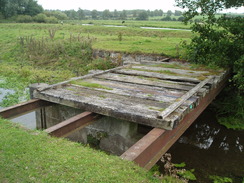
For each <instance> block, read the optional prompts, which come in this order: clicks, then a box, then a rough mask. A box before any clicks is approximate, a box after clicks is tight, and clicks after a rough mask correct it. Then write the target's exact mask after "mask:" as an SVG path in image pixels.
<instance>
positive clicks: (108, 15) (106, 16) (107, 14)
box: [102, 10, 112, 20]
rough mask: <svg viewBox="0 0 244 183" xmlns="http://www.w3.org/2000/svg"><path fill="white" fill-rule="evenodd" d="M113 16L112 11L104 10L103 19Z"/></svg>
mask: <svg viewBox="0 0 244 183" xmlns="http://www.w3.org/2000/svg"><path fill="white" fill-rule="evenodd" d="M111 16H112V14H111V13H110V11H109V10H104V11H103V13H102V18H103V20H107V19H110V18H111Z"/></svg>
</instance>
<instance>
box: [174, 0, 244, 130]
mask: <svg viewBox="0 0 244 183" xmlns="http://www.w3.org/2000/svg"><path fill="white" fill-rule="evenodd" d="M177 2H178V6H180V7H183V8H185V7H187V8H189V10H188V11H187V12H186V13H185V21H186V22H188V21H189V20H191V19H192V18H193V17H195V16H197V15H202V16H204V18H203V19H202V22H201V23H195V24H194V25H193V26H192V30H193V32H195V33H197V34H195V36H194V37H193V39H192V41H191V43H190V44H188V45H187V44H186V45H185V46H186V48H187V50H188V53H187V57H188V60H190V61H192V62H196V63H200V64H206V65H212V66H214V65H217V66H220V67H225V68H228V69H230V72H231V74H232V78H231V79H232V80H233V82H234V83H235V88H234V89H233V90H232V91H231V93H232V95H229V96H228V98H227V99H226V100H225V101H224V102H225V105H228V104H230V105H228V107H223V105H221V107H220V109H219V111H220V112H221V113H222V114H224V116H221V117H225V118H226V120H223V118H222V119H221V121H222V124H227V123H226V122H227V120H230V122H229V124H228V125H226V126H228V127H229V128H232V126H233V128H236V126H243V122H244V116H243V110H244V109H243V106H244V104H243V94H244V79H243V78H244V55H243V53H244V42H243V40H244V30H243V27H244V17H241V16H237V17H228V16H227V15H222V16H221V17H219V18H216V16H215V14H216V12H217V11H218V10H222V9H224V8H230V7H240V6H242V1H240V0H236V1H231V0H222V1H211V0H207V1H205V0H198V1H195V0H190V1H189V0H177ZM199 9H200V10H201V11H199ZM236 90H238V91H237V92H236ZM239 100H240V101H239ZM233 101H236V103H235V104H234V105H235V106H234V109H236V110H235V111H234V110H231V106H232V105H233ZM223 108H224V109H226V111H223ZM232 123H233V124H234V125H232ZM238 128H239V127H238Z"/></svg>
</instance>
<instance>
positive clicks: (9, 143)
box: [0, 22, 192, 182]
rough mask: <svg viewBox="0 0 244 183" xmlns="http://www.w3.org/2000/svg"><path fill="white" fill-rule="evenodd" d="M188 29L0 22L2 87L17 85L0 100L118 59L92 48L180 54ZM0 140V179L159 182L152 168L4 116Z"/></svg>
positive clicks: (11, 99) (104, 66) (12, 98)
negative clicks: (101, 55) (103, 56)
mask: <svg viewBox="0 0 244 183" xmlns="http://www.w3.org/2000/svg"><path fill="white" fill-rule="evenodd" d="M82 23H83V22H82ZM143 23H145V22H143ZM104 24H107V22H104ZM137 24H138V25H139V24H140V25H141V26H145V25H142V24H141V22H139V23H137ZM174 28H176V27H174ZM191 36H192V34H191V32H189V31H169V30H167V31H166V30H144V29H140V28H138V27H137V26H135V27H132V26H130V27H124V28H118V27H104V26H99V25H94V26H82V25H81V24H74V23H72V24H64V25H55V24H15V23H11V24H0V48H1V49H0V88H7V89H12V90H14V91H15V92H14V93H13V94H9V95H8V96H7V97H6V98H5V99H4V100H3V101H2V103H0V105H1V106H9V105H13V104H15V103H18V102H19V101H21V100H26V99H28V90H26V88H27V87H28V85H29V84H31V83H37V82H44V83H48V84H52V83H57V82H59V81H63V80H66V79H68V78H71V77H75V76H77V75H83V74H86V73H87V72H88V70H90V69H109V68H112V67H115V66H117V64H118V63H112V62H111V61H110V59H109V58H107V59H94V58H92V49H102V50H111V51H122V52H127V53H148V54H152V53H157V54H161V55H169V56H181V54H182V53H183V50H180V49H179V44H180V42H181V41H189V40H190V37H191ZM0 139H1V140H0V159H1V161H0V170H1V171H0V182H158V181H159V180H158V179H155V178H154V177H153V176H152V173H146V172H145V171H144V170H142V169H140V168H138V167H136V166H134V165H133V164H132V163H129V162H124V161H122V160H120V159H119V158H117V157H113V156H108V155H106V154H104V153H101V152H98V151H94V150H92V149H90V148H89V147H85V146H81V145H80V144H76V143H71V142H68V141H67V140H63V139H55V138H51V137H48V136H47V134H45V133H44V132H39V131H29V130H26V129H23V128H20V127H17V126H16V125H13V124H11V123H9V122H8V121H6V120H3V119H0ZM43 147H45V148H43ZM162 182H177V180H173V179H171V178H169V179H165V180H163V181H162Z"/></svg>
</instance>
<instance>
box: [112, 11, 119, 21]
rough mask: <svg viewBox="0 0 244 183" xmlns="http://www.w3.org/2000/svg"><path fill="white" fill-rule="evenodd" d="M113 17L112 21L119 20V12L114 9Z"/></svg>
mask: <svg viewBox="0 0 244 183" xmlns="http://www.w3.org/2000/svg"><path fill="white" fill-rule="evenodd" d="M113 17H114V19H118V18H119V12H118V11H117V10H116V9H115V10H114V13H113Z"/></svg>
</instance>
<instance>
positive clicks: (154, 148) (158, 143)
mask: <svg viewBox="0 0 244 183" xmlns="http://www.w3.org/2000/svg"><path fill="white" fill-rule="evenodd" d="M227 80H228V76H226V77H225V78H224V79H223V80H222V81H221V82H220V83H219V85H218V86H217V87H216V88H214V89H212V90H211V91H210V92H209V93H208V94H207V95H206V96H205V97H203V98H202V100H201V101H200V103H199V105H198V106H197V107H196V108H195V109H193V110H192V111H191V112H190V113H188V114H187V115H186V116H185V117H184V118H183V119H182V121H181V122H180V124H179V125H178V126H177V127H176V128H175V129H173V130H171V131H167V130H164V129H159V128H154V129H152V130H151V131H150V132H149V133H148V134H147V135H145V136H144V137H143V138H142V139H140V140H139V141H138V142H137V143H136V144H134V145H133V146H132V147H131V148H129V149H128V150H127V151H126V152H124V153H123V154H122V155H121V158H122V159H125V160H129V161H134V162H135V163H136V164H138V165H139V166H141V167H144V168H145V169H148V170H149V169H150V168H152V167H153V165H155V164H156V163H157V161H158V160H159V159H160V158H161V157H162V155H163V154H165V153H166V152H167V151H168V149H169V148H170V147H171V146H172V145H173V144H174V143H175V142H176V141H177V140H178V139H179V137H180V136H181V135H182V134H183V133H184V132H185V131H186V130H187V128H188V127H189V126H190V125H191V124H192V123H193V122H194V121H195V120H196V119H197V117H198V116H199V115H200V114H201V113H202V112H203V111H204V110H205V109H206V107H207V106H208V105H209V104H210V103H211V102H212V100H213V99H214V98H215V97H216V96H217V95H218V94H219V93H220V91H221V90H222V89H223V88H224V86H225V84H226V82H227Z"/></svg>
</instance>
